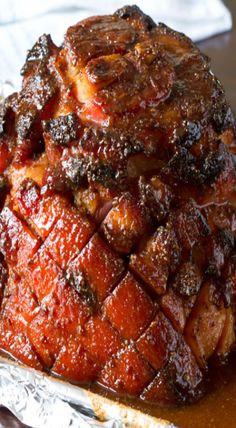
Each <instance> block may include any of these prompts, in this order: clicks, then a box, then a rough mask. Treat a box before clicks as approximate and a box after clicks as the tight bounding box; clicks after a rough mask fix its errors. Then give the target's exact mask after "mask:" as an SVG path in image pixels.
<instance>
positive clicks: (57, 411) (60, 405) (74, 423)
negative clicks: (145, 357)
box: [0, 357, 174, 428]
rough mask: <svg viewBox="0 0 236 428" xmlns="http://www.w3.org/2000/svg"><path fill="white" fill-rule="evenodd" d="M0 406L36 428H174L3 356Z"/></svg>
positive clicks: (0, 366)
mask: <svg viewBox="0 0 236 428" xmlns="http://www.w3.org/2000/svg"><path fill="white" fill-rule="evenodd" d="M0 405H3V406H5V407H7V408H8V409H9V410H10V411H11V412H12V413H13V414H14V415H15V416H16V417H17V418H18V419H19V420H20V421H21V422H23V423H25V424H27V425H30V426H32V427H33V428H52V427H57V428H69V427H70V428H73V427H77V428H78V427H79V428H102V427H103V428H126V427H134V428H139V427H143V428H154V427H155V428H174V426H173V425H172V424H170V423H168V422H166V421H163V420H158V419H155V418H152V417H150V416H148V415H145V414H143V413H141V412H139V411H136V410H134V409H132V408H130V407H128V406H124V405H122V404H119V403H117V402H113V401H111V400H109V399H106V398H104V397H102V396H100V395H98V394H94V393H91V392H89V391H87V390H86V389H83V388H81V387H78V386H74V385H71V384H70V383H68V382H64V381H61V380H59V379H56V378H53V377H50V376H48V375H46V374H43V373H41V372H38V371H35V370H33V369H29V368H26V367H24V366H21V365H18V364H16V363H14V362H11V361H8V360H7V359H6V358H1V357H0ZM101 419H103V420H101Z"/></svg>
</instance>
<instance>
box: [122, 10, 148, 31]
mask: <svg viewBox="0 0 236 428" xmlns="http://www.w3.org/2000/svg"><path fill="white" fill-rule="evenodd" d="M114 15H115V16H118V17H119V18H121V19H125V20H127V21H128V22H130V24H131V25H134V26H135V28H137V29H140V30H142V29H145V30H148V31H151V30H152V29H153V28H155V27H156V23H155V22H154V21H153V20H152V18H151V17H150V16H148V15H145V13H143V12H142V11H141V9H139V7H138V6H124V7H122V8H120V9H118V10H117V11H116V12H115V13H114Z"/></svg>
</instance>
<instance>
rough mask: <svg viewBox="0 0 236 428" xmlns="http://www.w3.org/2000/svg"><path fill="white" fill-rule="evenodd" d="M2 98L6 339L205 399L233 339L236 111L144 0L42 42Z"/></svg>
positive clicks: (83, 370)
mask: <svg viewBox="0 0 236 428" xmlns="http://www.w3.org/2000/svg"><path fill="white" fill-rule="evenodd" d="M22 75H23V83H22V89H21V91H20V92H19V93H15V94H12V95H11V96H10V97H8V98H7V99H5V100H4V101H3V102H2V104H1V108H0V174H1V175H0V194H1V206H0V209H1V212H0V303H1V310H0V348H1V349H2V350H4V351H6V352H8V353H10V354H11V355H12V356H13V357H15V358H16V359H18V360H20V361H22V362H23V363H25V364H27V365H29V366H31V367H34V368H38V369H41V370H46V371H48V372H50V373H52V374H53V373H54V374H57V375H61V376H63V377H64V378H66V379H68V380H70V381H79V382H99V383H100V384H101V385H103V386H104V387H106V388H110V389H112V390H114V391H116V392H117V393H120V394H129V395H134V396H139V397H140V398H141V399H143V400H148V401H152V402H162V403H173V402H174V403H176V402H178V403H180V402H188V401H193V400H196V399H197V398H199V397H200V396H201V394H202V392H203V390H204V380H205V378H206V372H207V369H208V367H209V365H210V364H211V362H212V361H214V363H216V362H218V363H221V362H225V360H226V359H227V357H228V355H229V354H230V352H231V351H232V349H233V348H234V347H235V333H234V330H235V308H236V306H235V301H236V299H235V296H236V255H235V235H236V220H235V219H236V203H235V188H236V187H235V186H236V168H235V154H236V145H235V135H236V124H235V119H234V115H233V113H232V111H231V109H230V107H229V106H228V104H227V102H226V99H225V95H224V91H223V89H222V87H221V85H220V83H219V81H218V80H217V79H216V77H215V76H214V75H213V73H212V72H211V70H210V63H209V59H208V58H207V57H206V56H204V55H203V54H202V53H201V52H200V51H199V50H198V48H197V47H196V46H195V45H194V44H193V43H192V42H191V41H190V40H189V39H188V38H187V37H185V36H184V35H182V34H179V33H177V32H175V31H173V30H171V29H170V28H168V27H166V26H165V25H164V24H159V25H156V24H155V23H154V22H153V21H152V19H151V18H149V17H148V16H146V15H144V14H143V13H142V12H141V11H140V10H139V9H138V8H137V7H136V6H132V7H130V6H127V7H124V8H122V9H120V10H118V11H117V12H115V14H114V15H109V16H96V17H92V18H88V19H86V20H84V21H81V22H79V23H78V24H76V25H74V26H73V27H70V28H69V29H68V31H67V33H66V36H65V39H64V42H63V45H62V46H60V47H57V46H55V45H54V43H53V42H52V40H51V38H50V36H48V35H43V36H42V37H40V38H39V40H38V41H37V43H36V44H35V45H34V46H33V48H32V49H31V50H30V51H29V52H28V55H27V58H26V63H25V65H24V66H23V68H22Z"/></svg>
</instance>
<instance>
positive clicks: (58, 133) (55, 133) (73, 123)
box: [43, 113, 79, 146]
mask: <svg viewBox="0 0 236 428" xmlns="http://www.w3.org/2000/svg"><path fill="white" fill-rule="evenodd" d="M78 128H79V122H78V118H77V116H76V115H75V113H69V114H68V115H66V116H60V117H58V118H56V119H52V120H48V121H45V122H44V123H43V129H44V131H45V132H46V133H47V134H49V135H50V137H51V139H52V141H53V143H54V144H56V145H62V146H66V145H67V144H68V143H70V142H71V141H73V140H76V138H77V136H78Z"/></svg>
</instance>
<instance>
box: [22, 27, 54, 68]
mask: <svg viewBox="0 0 236 428" xmlns="http://www.w3.org/2000/svg"><path fill="white" fill-rule="evenodd" d="M56 49H57V48H56V46H55V45H54V43H53V41H52V39H51V36H50V35H49V34H43V35H42V36H40V37H39V39H38V40H37V42H36V43H35V44H34V46H33V47H32V49H30V50H29V51H28V53H27V56H26V61H25V64H24V65H23V67H22V69H21V74H22V75H23V76H24V75H25V74H27V73H29V72H31V71H32V70H33V68H34V67H35V66H37V65H38V64H39V63H40V61H44V60H47V59H49V57H50V56H51V55H53V53H54V52H55V50H56Z"/></svg>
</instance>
